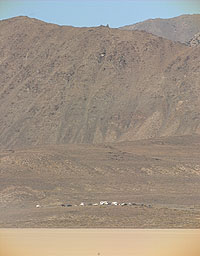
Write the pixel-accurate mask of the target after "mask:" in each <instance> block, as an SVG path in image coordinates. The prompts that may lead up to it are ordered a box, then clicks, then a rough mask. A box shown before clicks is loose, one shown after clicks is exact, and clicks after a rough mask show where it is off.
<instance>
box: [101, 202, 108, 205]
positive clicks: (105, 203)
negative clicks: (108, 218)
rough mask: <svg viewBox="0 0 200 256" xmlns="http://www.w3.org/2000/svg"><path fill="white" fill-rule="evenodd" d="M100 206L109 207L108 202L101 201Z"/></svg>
mask: <svg viewBox="0 0 200 256" xmlns="http://www.w3.org/2000/svg"><path fill="white" fill-rule="evenodd" d="M99 204H100V205H108V202H107V201H101V202H100V203H99Z"/></svg>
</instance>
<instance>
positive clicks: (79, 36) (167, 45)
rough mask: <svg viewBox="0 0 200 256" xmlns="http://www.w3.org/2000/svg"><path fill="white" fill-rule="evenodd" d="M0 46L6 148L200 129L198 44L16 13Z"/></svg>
mask: <svg viewBox="0 0 200 256" xmlns="http://www.w3.org/2000/svg"><path fill="white" fill-rule="evenodd" d="M30 31H31V33H30ZM0 49H1V51H0V56H1V63H0V84H1V88H0V100H1V108H0V117H1V124H0V145H1V147H3V148H10V147H21V146H34V145H39V144H40V145H44V144H66V143H104V142H116V141H127V140H128V141H132V140H137V139H147V138H154V137H155V138H156V137H160V136H169V135H188V134H194V133H196V134H199V133H200V109H199V100H200V99H199V98H200V93H199V92H200V88H199V85H200V83H199V79H200V78H199V68H200V66H199V58H200V57H199V56H200V54H199V51H200V49H199V48H198V47H197V48H190V47H187V46H186V45H184V44H181V43H177V42H172V41H170V40H167V39H163V38H160V37H157V36H154V35H152V34H149V33H146V32H141V31H126V30H119V29H111V28H108V27H103V26H100V27H96V28H74V27H66V26H58V25H54V24H47V23H44V22H41V21H38V20H35V19H30V18H27V17H17V18H13V19H9V20H4V21H1V22H0Z"/></svg>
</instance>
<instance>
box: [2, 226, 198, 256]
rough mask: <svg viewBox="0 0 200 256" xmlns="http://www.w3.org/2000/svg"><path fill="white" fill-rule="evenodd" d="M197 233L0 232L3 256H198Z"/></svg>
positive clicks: (159, 231) (90, 230)
mask: <svg viewBox="0 0 200 256" xmlns="http://www.w3.org/2000/svg"><path fill="white" fill-rule="evenodd" d="M199 235H200V231H199V230H123V229H122V230H119V229H115V230H113V229H109V230H108V229H102V230H99V229H98V230H97V229H88V230H83V229H77V230H69V229H2V230H1V231H0V239H1V240H0V243H1V244H0V246H1V247H0V250H1V253H2V254H1V255H6V256H19V255H20V256H24V255H29V256H36V255H37V256H43V255H48V256H65V255H70V256H84V255H85V256H86V255H87V256H93V255H102V256H116V255H118V256H124V255H127V256H128V255H132V256H133V255H134V256H147V255H148V256H160V255H163V256H167V255H171V256H186V255H191V256H197V255H199V252H200V247H199V245H198V244H199V243H198V242H197V241H198V238H199Z"/></svg>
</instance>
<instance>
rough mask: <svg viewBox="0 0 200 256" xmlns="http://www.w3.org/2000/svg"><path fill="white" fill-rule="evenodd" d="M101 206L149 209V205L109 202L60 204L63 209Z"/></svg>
mask: <svg viewBox="0 0 200 256" xmlns="http://www.w3.org/2000/svg"><path fill="white" fill-rule="evenodd" d="M103 205H113V206H117V205H120V206H131V205H138V206H147V207H151V205H144V204H139V203H130V202H129V203H124V202H123V203H118V202H109V201H100V202H99V203H84V202H81V203H80V204H75V205H72V204H61V206H63V207H71V206H103Z"/></svg>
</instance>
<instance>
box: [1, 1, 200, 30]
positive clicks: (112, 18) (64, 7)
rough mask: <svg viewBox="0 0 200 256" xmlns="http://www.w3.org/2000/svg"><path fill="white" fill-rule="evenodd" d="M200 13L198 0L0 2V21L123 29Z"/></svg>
mask: <svg viewBox="0 0 200 256" xmlns="http://www.w3.org/2000/svg"><path fill="white" fill-rule="evenodd" d="M193 13H200V4H199V1H195V0H188V1H187V0H156V1H155V0H154V1H152V0H21V1H19V0H0V19H6V18H10V17H14V16H19V15H25V16H29V17H34V18H38V19H41V20H44V21H47V22H52V23H57V24H62V25H73V26H81V27H82V26H98V25H101V24H104V25H106V24H109V25H110V26H111V27H119V26H123V25H127V24H133V23H136V22H139V21H143V20H145V19H149V18H170V17H174V16H178V15H181V14H193Z"/></svg>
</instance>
